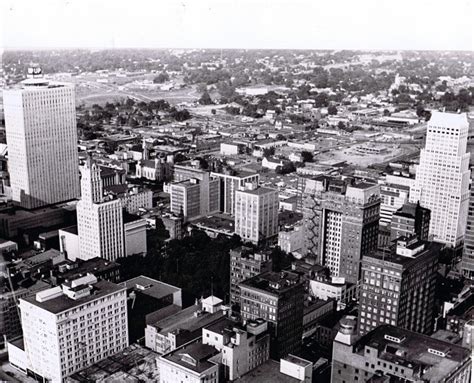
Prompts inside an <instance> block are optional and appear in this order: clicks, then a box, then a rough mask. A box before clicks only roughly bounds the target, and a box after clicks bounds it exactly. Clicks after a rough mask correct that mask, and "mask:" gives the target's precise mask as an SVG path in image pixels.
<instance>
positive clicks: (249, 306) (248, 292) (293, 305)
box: [239, 271, 304, 359]
mask: <svg viewBox="0 0 474 383" xmlns="http://www.w3.org/2000/svg"><path fill="white" fill-rule="evenodd" d="M239 286H240V294H241V295H240V304H241V310H240V314H241V316H242V319H243V320H246V321H249V320H255V319H258V318H262V319H264V320H266V321H268V323H269V329H270V334H271V335H270V355H271V357H272V358H273V359H279V358H280V357H284V356H286V355H288V354H290V353H293V352H296V351H298V350H299V349H300V347H301V338H302V336H303V308H304V302H303V301H304V281H303V279H302V278H300V276H299V275H298V274H296V273H293V272H290V271H285V272H281V273H275V272H273V271H269V272H266V273H263V274H259V275H256V276H255V277H252V278H250V279H247V280H245V281H243V282H242V283H240V285H239Z"/></svg>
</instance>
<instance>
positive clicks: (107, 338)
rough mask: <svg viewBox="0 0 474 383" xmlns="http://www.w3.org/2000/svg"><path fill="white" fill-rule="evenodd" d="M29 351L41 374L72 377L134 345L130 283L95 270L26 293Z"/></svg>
mask: <svg viewBox="0 0 474 383" xmlns="http://www.w3.org/2000/svg"><path fill="white" fill-rule="evenodd" d="M20 310H21V322H22V328H23V337H24V338H23V341H24V357H20V355H18V354H21V350H18V349H17V350H15V351H16V352H15V354H14V357H15V360H14V361H15V362H16V363H26V365H22V366H17V367H19V368H20V369H22V370H24V371H26V370H30V371H32V372H33V373H34V374H36V377H37V378H42V379H43V380H45V381H46V380H48V381H52V382H62V381H64V379H65V378H66V377H68V376H69V375H71V374H73V373H74V372H76V371H79V370H81V369H83V368H85V367H87V366H89V365H91V364H94V363H95V362H97V361H100V360H102V359H104V358H106V357H108V356H110V355H113V354H115V353H117V352H119V351H121V350H122V349H124V348H125V347H127V346H128V323H127V296H126V289H125V287H121V286H119V285H116V284H115V283H111V282H108V281H97V278H96V277H95V276H93V275H92V274H88V275H87V276H85V277H81V278H78V279H75V280H72V281H70V282H66V283H64V284H63V285H62V286H57V287H53V288H51V289H48V290H44V291H42V292H39V293H37V294H36V296H32V297H29V298H22V299H20Z"/></svg>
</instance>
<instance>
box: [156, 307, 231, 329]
mask: <svg viewBox="0 0 474 383" xmlns="http://www.w3.org/2000/svg"><path fill="white" fill-rule="evenodd" d="M222 317H223V313H222V311H218V312H216V313H214V314H211V313H208V312H205V311H202V310H201V306H200V305H199V306H197V305H193V306H190V307H187V308H185V309H183V310H181V311H179V312H177V313H176V314H174V315H171V316H168V317H166V318H164V319H162V320H159V321H158V322H156V323H154V324H152V326H153V327H155V328H156V329H157V330H158V331H159V332H160V333H163V334H167V333H170V332H179V331H189V332H193V331H196V330H199V329H201V328H203V327H205V326H207V325H209V324H211V323H213V322H215V321H216V320H218V319H219V318H222Z"/></svg>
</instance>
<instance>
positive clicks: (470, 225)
mask: <svg viewBox="0 0 474 383" xmlns="http://www.w3.org/2000/svg"><path fill="white" fill-rule="evenodd" d="M461 272H462V274H463V276H464V277H466V278H469V279H474V188H473V187H472V186H471V192H470V197H469V205H468V212H467V223H466V235H465V238H464V249H463V254H462V261H461Z"/></svg>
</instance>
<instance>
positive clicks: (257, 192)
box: [239, 186, 278, 195]
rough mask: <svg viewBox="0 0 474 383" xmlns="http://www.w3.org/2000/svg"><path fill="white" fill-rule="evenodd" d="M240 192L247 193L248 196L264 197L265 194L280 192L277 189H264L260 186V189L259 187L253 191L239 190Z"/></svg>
mask: <svg viewBox="0 0 474 383" xmlns="http://www.w3.org/2000/svg"><path fill="white" fill-rule="evenodd" d="M239 191H240V192H244V193H247V194H254V195H264V194H268V193H272V192H278V191H277V190H275V189H270V188H266V187H263V186H260V187H257V188H255V189H251V190H250V189H248V190H247V189H246V190H239Z"/></svg>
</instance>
